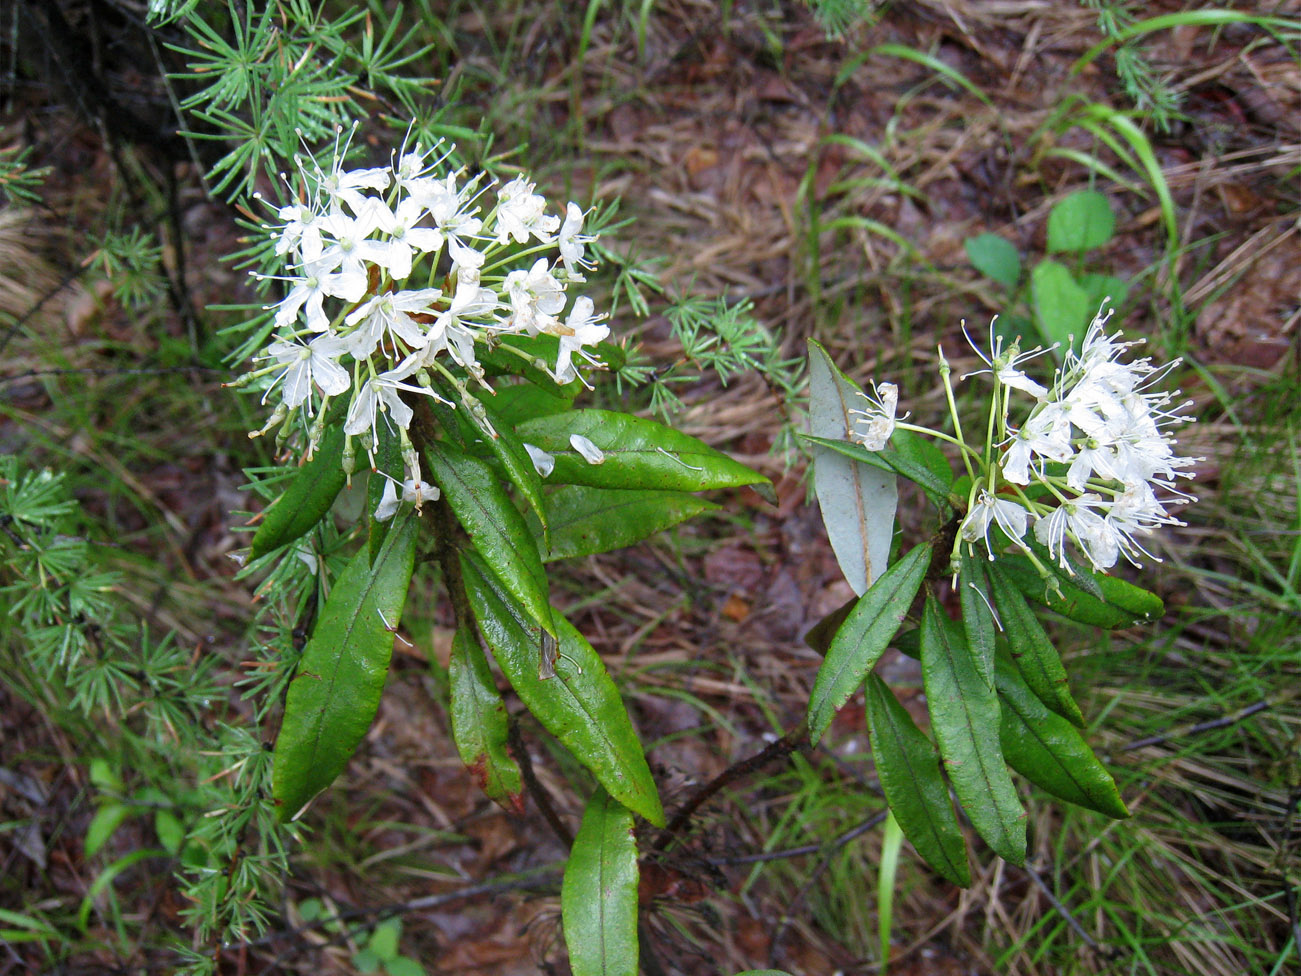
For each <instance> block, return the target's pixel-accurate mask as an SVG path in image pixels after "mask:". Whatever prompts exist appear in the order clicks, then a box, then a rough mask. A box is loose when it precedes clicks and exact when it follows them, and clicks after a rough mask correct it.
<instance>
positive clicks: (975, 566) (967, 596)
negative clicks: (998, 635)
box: [958, 546, 995, 686]
mask: <svg viewBox="0 0 1301 976" xmlns="http://www.w3.org/2000/svg"><path fill="white" fill-rule="evenodd" d="M958 559H959V561H958V567H959V569H958V587H959V590H958V600H959V602H960V603H961V605H962V627H963V630H964V631H965V632H966V636H967V647H968V648H969V649H970V650H971V654H972V657H973V658H974V659H975V662H976V667H977V668H979V669H980V676H981V677H982V678H984V679H985V683H986V684H988V685H990V686H992V685H993V684H994V629H995V628H994V613H993V605H992V604H991V603H990V600H991V598H992V597H991V594H990V589H989V579H988V576H987V574H986V572H985V562H986V560H984V559H981V558H979V557H978V556H976V555H975V554H974V553H972V551H971V547H970V546H962V547H961V552H960V554H959V557H958Z"/></svg>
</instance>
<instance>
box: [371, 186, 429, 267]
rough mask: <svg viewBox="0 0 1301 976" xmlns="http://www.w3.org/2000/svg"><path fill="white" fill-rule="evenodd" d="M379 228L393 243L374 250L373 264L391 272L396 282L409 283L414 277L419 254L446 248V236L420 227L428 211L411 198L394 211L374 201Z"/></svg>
mask: <svg viewBox="0 0 1301 976" xmlns="http://www.w3.org/2000/svg"><path fill="white" fill-rule="evenodd" d="M371 206H372V208H373V211H374V218H375V225H376V226H377V227H378V228H379V229H380V230H382V231H383V232H384V233H385V234H388V235H389V239H388V240H387V241H385V242H383V243H380V244H378V246H377V247H376V248H374V249H372V251H371V253H372V254H375V255H376V256H375V257H372V258H371V260H372V261H374V262H375V263H376V264H378V265H379V266H380V267H381V268H386V269H388V273H389V275H390V276H392V278H393V280H394V281H405V280H406V279H407V277H408V276H409V275H410V274H411V262H412V260H413V258H414V256H415V254H416V253H417V252H420V253H427V254H433V253H436V252H437V251H438V250H439V249H440V248H441V247H442V246H443V235H442V234H441V233H440V232H439V231H437V230H434V229H433V228H432V227H417V226H416V223H417V222H418V221H419V220H420V219H421V218H422V217H424V215H425V208H424V207H422V206H421V205H420V202H419V201H418V200H416V199H415V198H413V197H407V198H406V199H405V200H403V201H401V202H400V203H399V204H398V205H397V206H396V207H394V208H393V209H392V210H390V209H389V208H388V207H387V206H386V205H385V204H384V203H382V202H381V201H379V200H373V201H371Z"/></svg>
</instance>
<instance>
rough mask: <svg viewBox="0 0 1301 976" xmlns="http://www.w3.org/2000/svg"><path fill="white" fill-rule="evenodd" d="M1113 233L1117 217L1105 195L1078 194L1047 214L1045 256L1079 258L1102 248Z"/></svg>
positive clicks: (1090, 191)
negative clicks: (1062, 253)
mask: <svg viewBox="0 0 1301 976" xmlns="http://www.w3.org/2000/svg"><path fill="white" fill-rule="evenodd" d="M1115 229H1116V215H1115V214H1114V213H1112V212H1111V204H1110V202H1108V200H1107V198H1106V196H1105V195H1103V194H1101V193H1099V192H1098V191H1097V190H1077V191H1075V192H1074V193H1072V194H1070V195H1069V196H1067V197H1066V199H1064V200H1062V201H1061V202H1060V203H1058V204H1057V205H1056V206H1055V207H1053V209H1052V210H1051V211H1050V212H1049V214H1048V253H1049V254H1058V253H1060V252H1062V251H1069V252H1071V253H1074V254H1082V253H1083V252H1085V251H1091V250H1093V249H1094V248H1096V247H1102V245H1104V244H1106V243H1107V241H1109V240H1111V234H1112V232H1113V231H1114V230H1115Z"/></svg>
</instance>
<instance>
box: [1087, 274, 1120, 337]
mask: <svg viewBox="0 0 1301 976" xmlns="http://www.w3.org/2000/svg"><path fill="white" fill-rule="evenodd" d="M1079 285H1080V287H1081V288H1083V289H1084V293H1085V294H1086V295H1088V296H1089V307H1090V308H1091V309H1093V310H1094V311H1095V312H1096V311H1097V310H1098V309H1100V308H1102V306H1103V305H1104V304H1106V305H1109V306H1110V307H1112V308H1120V307H1121V306H1122V305H1124V304H1125V300H1126V299H1127V298H1129V285H1128V284H1127V283H1126V282H1125V281H1124V280H1123V279H1121V278H1117V277H1116V276H1115V275H1104V274H1082V275H1080V277H1079ZM1082 339H1083V336H1077V337H1076V344H1077V347H1078V343H1079V342H1080V341H1081V340H1082Z"/></svg>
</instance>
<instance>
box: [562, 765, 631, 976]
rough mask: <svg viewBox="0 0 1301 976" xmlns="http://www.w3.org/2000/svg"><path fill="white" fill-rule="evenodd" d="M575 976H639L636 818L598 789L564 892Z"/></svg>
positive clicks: (571, 855) (580, 830)
mask: <svg viewBox="0 0 1301 976" xmlns="http://www.w3.org/2000/svg"><path fill="white" fill-rule="evenodd" d="M560 911H561V915H562V917H563V919H564V924H565V944H566V945H567V946H568V947H569V965H570V968H571V969H573V972H574V976H637V839H636V837H635V836H634V835H633V832H632V814H631V813H629V812H628V811H627V810H626V809H624V808H623V807H622V806H621V805H620V804H619V803H618V802H616V801H615V800H613V799H612V798H611V797H610V795H609V794H608V793H606V792H605V790H601V789H598V790H597V791H596V793H595V794H594V795H593V796H592V798H591V800H589V801H588V803H587V809H586V810H584V811H583V823H582V826H580V827H579V828H578V836H576V837H575V838H574V847H573V850H571V851H570V852H569V860H568V861H567V862H566V863H565V878H564V881H563V882H562V883H561V886H560Z"/></svg>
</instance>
